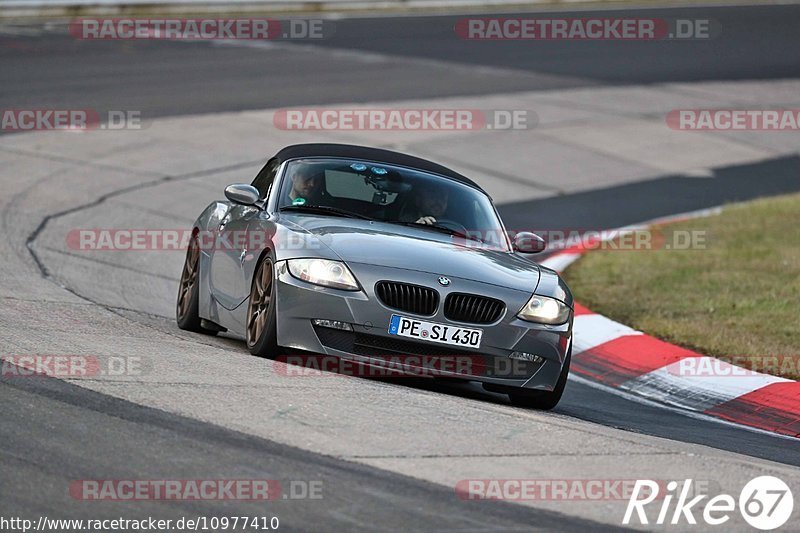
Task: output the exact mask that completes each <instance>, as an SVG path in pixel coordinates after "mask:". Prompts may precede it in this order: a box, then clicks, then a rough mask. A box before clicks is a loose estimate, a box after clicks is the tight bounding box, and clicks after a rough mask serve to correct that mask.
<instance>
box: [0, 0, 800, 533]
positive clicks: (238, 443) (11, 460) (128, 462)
mask: <svg viewBox="0 0 800 533" xmlns="http://www.w3.org/2000/svg"><path fill="white" fill-rule="evenodd" d="M621 14H624V16H629V17H636V16H642V17H643V16H648V17H669V18H707V19H712V20H714V21H716V23H718V24H719V25H720V26H721V27H722V28H723V32H722V34H721V35H720V36H718V37H716V38H715V39H712V40H710V41H686V42H601V43H597V42H593V43H582V42H563V41H561V42H560V41H553V42H545V43H531V42H524V41H522V42H498V43H478V42H465V41H462V40H459V39H457V38H455V36H454V35H453V31H452V28H453V25H454V24H455V22H456V21H457V20H458V19H459V18H461V17H458V16H413V17H403V16H398V17H388V16H387V17H376V18H369V17H361V18H342V19H335V20H334V22H335V25H336V32H335V35H333V36H332V37H330V38H328V39H325V40H323V41H320V42H314V43H309V42H302V43H285V42H279V43H266V44H264V45H261V44H259V43H255V44H253V43H235V44H234V45H229V44H219V43H186V42H165V41H144V42H117V41H104V42H91V41H79V40H76V39H73V38H72V37H70V36H69V35H67V34H66V32H65V30H64V26H63V25H59V24H50V25H42V24H26V25H12V24H0V109H22V108H33V109H36V108H91V109H96V110H98V111H106V110H112V109H117V110H118V109H128V110H131V109H133V110H138V111H140V112H141V116H142V119H143V121H144V122H145V127H144V128H143V129H142V130H141V131H131V132H103V131H96V132H86V133H83V134H71V133H64V132H31V133H13V134H9V133H5V132H4V133H3V134H2V135H0V185H2V187H3V189H2V190H3V194H2V204H3V207H2V213H1V214H0V226H2V230H3V232H4V240H3V242H2V243H0V246H2V248H0V251H2V253H3V257H4V258H5V259H4V260H3V261H0V298H2V300H3V302H4V305H3V309H0V335H2V338H3V339H4V340H3V343H2V344H0V355H8V354H12V355H21V354H82V355H99V356H120V357H128V358H130V357H133V358H141V360H142V361H143V362H144V367H145V371H144V373H143V374H142V375H123V376H116V377H112V376H103V377H97V378H95V379H66V380H60V379H54V378H42V377H38V378H25V377H14V376H9V375H6V374H5V373H4V374H3V375H2V377H1V378H0V402H2V405H3V411H4V415H5V416H3V417H2V418H0V439H1V440H0V442H2V445H0V456H1V458H0V508H2V513H3V516H23V517H28V518H35V517H38V516H41V515H44V516H48V517H50V518H104V517H108V518H112V517H119V516H122V517H126V518H141V517H146V516H148V515H150V516H157V517H159V518H176V519H177V518H180V517H187V516H195V517H196V516H235V515H239V516H244V515H249V516H278V517H280V529H281V530H283V529H286V530H297V531H302V530H320V531H342V530H385V531H388V530H398V529H405V530H413V531H428V530H454V531H464V530H469V531H488V530H494V531H528V530H530V529H544V530H565V531H571V530H583V531H586V530H592V531H594V530H601V529H605V528H608V529H614V528H616V527H619V526H620V525H621V519H622V512H623V511H624V508H625V502H624V501H610V502H609V501H601V502H582V501H577V502H574V501H573V502H570V501H545V502H537V501H533V502H531V501H527V502H469V501H463V500H461V499H459V498H458V497H457V496H456V494H455V491H454V486H455V484H456V483H457V482H458V481H459V480H463V479H496V478H498V479H510V478H536V479H637V478H643V477H649V478H651V479H661V480H665V479H678V480H682V479H687V478H690V477H691V478H694V479H698V480H701V479H702V480H706V481H708V482H709V483H710V485H711V486H712V487H715V490H716V489H718V490H719V491H721V492H729V493H732V494H738V491H739V490H740V488H741V486H742V485H743V483H744V482H746V481H747V480H749V479H750V478H752V477H755V476H756V475H760V474H770V473H771V474H772V475H777V476H778V477H781V478H782V479H783V480H784V481H786V482H787V483H789V484H790V486H795V487H800V470H799V469H798V468H797V467H799V466H800V444H798V442H797V441H796V440H793V439H788V438H783V437H778V436H774V435H770V434H766V433H763V432H756V431H753V430H749V429H746V428H742V427H738V426H734V425H731V424H725V423H721V422H719V421H716V420H713V419H710V418H702V417H696V416H689V415H688V414H687V413H685V412H682V411H680V410H677V409H668V408H664V407H663V406H660V405H657V404H654V403H644V402H642V401H640V400H637V399H634V398H631V397H628V396H623V395H620V394H618V393H615V392H612V391H609V390H606V389H603V388H601V387H598V386H597V385H594V384H592V383H589V382H586V381H585V380H577V379H576V380H572V381H571V382H570V383H569V384H568V387H567V390H566V392H565V396H564V398H563V400H562V402H561V403H560V404H559V406H558V407H557V408H556V409H555V410H554V411H552V412H549V413H539V412H531V411H526V410H522V409H517V408H513V407H511V406H510V405H509V404H508V402H507V400H506V399H505V396H501V395H496V394H491V393H488V392H485V391H483V390H482V389H481V388H480V387H478V386H475V385H472V384H454V383H441V382H430V381H426V380H412V379H399V378H398V379H395V380H366V379H360V378H342V377H334V378H332V379H330V378H325V377H307V378H302V379H296V380H293V379H287V377H286V376H280V375H277V374H276V373H275V372H273V367H272V366H271V362H270V361H265V360H261V359H258V358H254V357H251V356H250V355H249V354H248V353H247V350H246V348H245V346H244V344H243V343H242V342H240V341H239V340H237V339H232V338H229V337H227V336H224V335H223V336H220V337H216V338H210V337H204V336H201V335H195V334H190V333H187V332H183V331H180V330H178V329H177V327H176V326H175V324H174V318H173V316H172V314H171V310H172V308H173V305H174V295H175V292H176V290H177V279H178V276H179V273H180V266H181V264H182V260H183V258H182V254H181V253H179V252H142V253H138V254H137V253H131V254H127V255H126V254H125V253H124V252H110V253H106V254H97V255H91V254H85V253H83V254H82V253H80V252H78V251H75V250H73V249H69V247H68V246H66V244H65V235H66V234H67V233H68V232H69V231H70V230H71V229H74V228H108V227H128V228H144V227H147V228H150V227H155V228H159V227H160V228H185V227H188V226H189V225H190V224H191V222H192V220H193V219H194V217H195V216H196V215H197V214H199V212H200V211H201V209H202V208H203V207H204V206H205V205H206V204H207V203H208V201H210V200H211V199H213V198H219V197H221V196H222V187H223V186H224V185H225V184H227V183H232V182H235V181H250V179H251V177H252V176H253V175H254V172H255V171H257V169H258V168H259V166H260V164H261V163H262V162H263V161H264V160H265V159H266V157H267V156H269V155H270V154H271V153H272V152H274V151H276V150H277V149H278V148H280V147H281V146H282V145H285V144H291V143H293V142H302V141H305V140H312V139H315V138H317V137H315V135H314V134H313V133H312V134H308V133H307V132H305V133H302V134H297V133H296V132H285V131H278V130H276V129H275V128H274V126H273V122H272V118H271V117H272V115H271V114H270V113H271V111H268V110H274V109H276V108H282V107H284V108H285V107H287V106H347V105H368V104H370V103H377V102H380V103H381V104H380V105H382V106H384V107H389V106H392V105H396V106H398V107H413V106H414V105H418V106H419V107H427V106H429V105H431V102H440V101H441V102H446V103H447V105H448V106H449V105H451V104H452V105H468V106H471V107H476V108H482V109H487V108H488V109H517V108H519V107H520V106H525V108H530V107H533V109H536V110H537V113H538V115H539V117H540V121H541V123H542V126H543V129H542V130H541V131H539V130H536V129H534V130H532V131H531V132H524V133H521V134H520V135H516V136H513V137H511V136H509V137H503V138H502V140H500V141H498V140H497V138H496V137H494V138H491V137H489V136H488V135H487V134H485V132H483V133H478V134H473V137H457V138H456V137H454V138H453V139H450V138H442V137H436V136H435V134H433V133H427V134H425V135H426V136H425V138H419V139H417V138H415V137H414V134H409V133H404V134H396V135H389V134H387V135H383V134H382V133H381V132H366V133H364V132H362V133H359V134H358V135H352V134H351V133H348V134H346V135H344V134H343V135H341V140H342V141H343V142H350V141H352V140H355V141H358V142H361V143H365V144H375V145H380V146H389V147H393V148H397V149H407V150H409V151H412V152H417V153H420V154H421V155H423V156H428V157H431V158H432V159H437V160H440V161H441V162H442V163H444V164H448V165H453V166H454V167H456V168H459V169H461V170H463V171H464V172H468V173H469V172H471V173H472V174H478V176H476V179H477V180H478V181H481V177H480V176H485V179H486V180H487V183H489V186H488V189H489V190H490V192H492V194H493V196H494V197H495V198H497V200H498V203H499V204H500V212H501V214H502V215H503V218H504V220H505V222H506V224H507V226H509V227H511V228H525V227H528V228H530V227H533V228H540V229H547V228H565V227H566V228H569V227H574V228H613V227H619V226H623V225H627V224H632V223H636V222H641V221H644V220H649V219H653V218H657V217H661V216H667V215H671V214H676V213H683V212H688V211H693V210H698V209H703V208H707V207H714V206H718V205H722V204H724V203H726V202H732V201H740V200H747V199H751V198H756V197H760V196H766V195H774V194H780V193H785V192H793V191H800V157H799V156H798V148H797V147H798V146H800V144H798V142H797V141H798V137H797V133H796V132H789V133H777V134H763V135H762V134H752V135H748V136H744V135H743V136H740V137H737V138H734V137H733V136H732V135H730V134H727V135H725V134H723V135H720V136H717V137H707V138H702V139H699V138H696V139H694V140H692V139H689V138H688V137H687V135H692V134H687V133H683V132H680V133H678V135H680V136H682V137H680V139H679V140H678V141H676V144H675V145H669V144H667V143H664V144H656V145H654V146H651V147H642V146H633V144H635V143H632V142H631V140H632V139H635V138H639V137H642V136H643V135H647V134H648V132H653V134H654V135H656V136H660V135H663V133H662V130H666V131H667V133H670V132H669V130H668V129H667V128H666V126H664V124H663V112H664V110H669V109H672V108H678V107H681V106H682V105H683V106H688V105H690V104H694V103H696V102H698V101H702V102H703V104H705V105H706V106H708V107H725V106H729V107H730V106H732V105H733V104H732V103H736V102H739V103H741V105H751V106H753V105H757V104H758V105H757V107H765V106H768V105H772V106H778V105H786V106H787V107H791V105H792V104H794V107H800V105H798V102H800V100H799V99H800V94H797V91H796V90H797V87H798V85H796V84H794V83H795V81H794V80H796V79H798V78H800V34H799V33H798V32H797V22H798V21H800V5H797V6H795V5H775V6H760V7H757V6H739V7H722V6H721V7H702V8H676V9H663V10H661V9H646V10H641V11H639V10H631V11H625V12H608V11H603V15H599V16H613V15H620V16H621ZM569 16H573V17H580V16H592V12H570V15H569ZM594 16H598V15H596V14H595V15H594ZM717 99H719V101H720V102H721V103H720V104H719V105H713V103H714V102H716V101H717ZM409 102H411V104H410V105H409ZM754 102H755V103H754ZM393 103H394V104H393ZM443 105H444V104H443ZM559 106H560V107H559ZM697 107H700V105H697ZM634 108H635V109H634ZM606 127H607V129H603V128H606ZM561 128H563V129H561ZM578 129H580V131H578ZM592 130H595V131H599V132H600V134H599V136H600V137H601V139H599V140H598V139H597V138H595V137H593V136H592V134H591V131H592ZM575 132H578V134H577V135H576V133H575ZM643 132H644V133H643ZM93 136H94V137H93ZM318 137H321V138H323V139H324V140H337V139H339V137H337V134H336V132H325V135H324V136H322V135H320V136H318ZM665 138H666V137H665ZM487 139H489V140H488V141H487ZM576 139H577V140H576ZM659 139H660V137H659ZM670 139H672V138H671V137H670ZM687 139H689V140H688V141H687ZM695 142H696V143H697V145H698V146H700V147H701V148H698V150H697V152H698V153H692V152H691V150H687V149H686V146H688V145H690V144H692V143H695ZM570 143H572V144H570ZM601 143H607V144H608V149H607V150H606V148H605V146H606V145H603V144H601ZM659 143H660V141H659ZM682 143H685V144H682ZM704 143H705V144H704ZM612 144H613V146H611V145H612ZM537 146H539V148H537ZM598 146H601V147H603V151H599V150H598V149H596V148H597V147H598ZM484 149H485V152H481V150H484ZM628 150H630V151H631V152H635V153H636V154H639V155H635V156H631V158H629V159H628V158H626V157H623V155H620V154H624V153H625V152H626V151H628ZM637 150H639V151H638V152H637ZM699 152H703V153H699ZM711 153H713V156H710V155H708V154H711ZM531 154H532V155H531ZM548 156H549V157H548ZM562 170H563V174H562V173H561V172H562ZM4 368H5V367H4ZM261 478H268V479H277V480H280V481H281V485H282V486H283V487H288V486H290V485H291V483H292V481H293V480H294V481H297V480H300V482H308V481H314V482H320V483H321V486H322V487H323V497H322V498H321V499H308V498H296V499H292V498H285V497H284V498H282V499H279V500H278V501H275V502H269V503H267V504H266V505H265V504H263V503H252V502H241V501H222V502H192V501H173V502H164V501H138V502H129V501H111V502H93V501H81V500H79V499H76V498H74V497H72V496H71V495H70V493H69V487H70V484H71V483H73V482H74V481H75V480H87V479H88V480H91V479H261ZM797 513H798V511H797V510H796V511H795V516H798V515H797ZM797 523H798V522H797V521H795V522H794V524H795V526H794V527H796V524H797ZM791 524H792V523H791V522H790V526H791ZM729 525H730V529H731V530H747V525H746V524H745V523H744V522H742V521H741V520H739V521H734V522H733V523H732V524H729Z"/></svg>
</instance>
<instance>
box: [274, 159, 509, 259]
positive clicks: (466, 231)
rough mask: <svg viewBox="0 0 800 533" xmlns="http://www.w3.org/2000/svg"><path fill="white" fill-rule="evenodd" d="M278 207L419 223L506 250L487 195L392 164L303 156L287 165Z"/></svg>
mask: <svg viewBox="0 0 800 533" xmlns="http://www.w3.org/2000/svg"><path fill="white" fill-rule="evenodd" d="M279 195H280V196H279V201H278V208H279V209H280V210H281V211H298V212H303V211H307V212H309V213H314V214H323V215H325V214H327V215H331V216H345V217H352V218H365V219H370V220H376V221H380V222H387V223H393V224H401V225H408V226H418V227H420V228H422V229H428V230H430V231H437V232H440V233H447V234H450V235H452V236H455V237H459V238H461V239H466V240H469V241H470V242H477V243H481V244H482V245H485V246H490V247H492V248H499V249H501V250H504V251H508V245H507V241H506V238H505V235H504V233H503V229H502V225H501V223H500V221H499V219H498V217H497V214H496V212H495V210H494V207H493V206H492V203H491V200H490V199H489V197H488V196H486V195H485V194H483V193H482V192H480V191H479V190H477V189H475V188H473V187H470V186H469V185H465V184H463V183H460V182H457V181H455V180H452V179H449V178H445V177H442V176H438V175H435V174H430V173H427V172H423V171H420V170H414V169H409V168H404V167H398V166H394V165H387V164H382V163H375V162H370V161H355V160H343V159H306V160H296V161H291V162H290V163H289V164H288V165H287V169H286V172H285V173H284V177H283V181H282V183H281V188H280V192H279Z"/></svg>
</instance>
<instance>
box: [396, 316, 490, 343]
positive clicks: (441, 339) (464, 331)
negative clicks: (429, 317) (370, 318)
mask: <svg viewBox="0 0 800 533" xmlns="http://www.w3.org/2000/svg"><path fill="white" fill-rule="evenodd" d="M389 334H390V335H398V336H400V337H410V338H412V339H422V340H424V341H432V342H438V343H441V344H450V345H453V346H464V347H467V348H480V346H481V336H482V335H483V330H482V329H472V328H461V327H456V326H451V325H448V324H439V323H436V322H425V321H424V320H417V319H415V318H408V317H405V316H400V315H392V319H391V320H390V321H389Z"/></svg>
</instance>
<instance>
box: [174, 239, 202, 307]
mask: <svg viewBox="0 0 800 533" xmlns="http://www.w3.org/2000/svg"><path fill="white" fill-rule="evenodd" d="M199 260H200V246H199V245H198V243H197V236H193V237H192V240H191V241H189V249H188V250H186V261H184V263H183V272H182V273H181V285H180V289H178V291H179V292H178V304H177V306H178V309H177V315H178V321H182V320H184V319H186V317H187V314H188V313H189V312H190V311H191V304H192V296H193V294H194V289H195V286H196V285H197V264H198V262H199Z"/></svg>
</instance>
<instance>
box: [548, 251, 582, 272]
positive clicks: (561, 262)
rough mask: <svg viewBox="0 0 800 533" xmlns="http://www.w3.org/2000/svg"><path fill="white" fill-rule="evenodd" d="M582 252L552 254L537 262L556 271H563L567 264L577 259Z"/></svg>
mask: <svg viewBox="0 0 800 533" xmlns="http://www.w3.org/2000/svg"><path fill="white" fill-rule="evenodd" d="M582 255H583V254H582V253H577V252H576V253H565V254H554V255H551V256H550V257H548V258H547V259H545V260H543V261H540V262H539V264H540V265H542V266H545V267H547V268H552V269H553V270H555V271H556V272H563V271H564V270H565V269H566V268H567V267H568V266H570V265H571V264H572V263H574V262H575V261H577V260H578V258H579V257H580V256H582Z"/></svg>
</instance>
